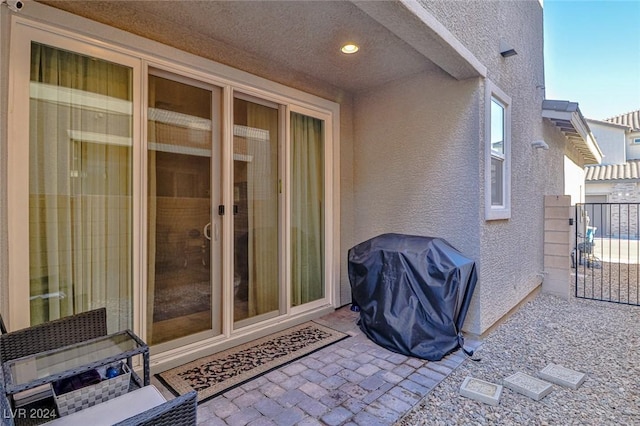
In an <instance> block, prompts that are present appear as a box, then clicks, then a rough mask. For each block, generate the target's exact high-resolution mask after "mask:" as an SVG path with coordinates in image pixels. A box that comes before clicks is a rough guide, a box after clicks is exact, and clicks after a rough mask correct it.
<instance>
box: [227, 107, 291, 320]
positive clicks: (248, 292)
mask: <svg viewBox="0 0 640 426" xmlns="http://www.w3.org/2000/svg"><path fill="white" fill-rule="evenodd" d="M233 117H234V138H233V160H234V161H233V185H234V196H233V198H234V217H233V223H234V229H233V231H234V306H233V307H234V311H233V312H234V321H235V326H236V327H240V326H242V325H245V324H249V323H253V322H256V321H259V320H262V319H265V318H268V317H270V316H272V315H277V314H278V313H279V306H280V305H279V303H280V291H279V279H278V277H279V272H278V271H279V268H278V265H279V256H278V223H279V216H278V191H279V190H278V182H279V181H278V138H279V132H278V121H279V119H278V108H277V106H276V105H274V106H267V105H264V104H262V103H260V104H258V103H256V102H251V101H249V100H245V99H240V98H235V99H234V108H233Z"/></svg>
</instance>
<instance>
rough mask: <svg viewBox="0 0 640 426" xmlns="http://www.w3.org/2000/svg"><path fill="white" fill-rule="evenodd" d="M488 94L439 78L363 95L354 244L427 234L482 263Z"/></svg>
mask: <svg viewBox="0 0 640 426" xmlns="http://www.w3.org/2000/svg"><path fill="white" fill-rule="evenodd" d="M480 93H481V92H480V85H479V83H478V80H477V79H470V80H466V81H457V80H454V79H453V78H451V77H449V76H448V75H446V74H444V73H438V74H421V75H416V76H414V77H411V78H408V79H406V80H402V81H396V82H393V83H390V84H388V85H385V86H384V87H379V88H377V89H375V90H371V91H368V92H366V93H361V94H358V95H357V96H356V100H355V108H354V117H355V126H354V127H355V134H354V136H355V145H354V161H353V166H354V175H355V178H354V190H355V195H354V205H355V212H356V220H355V234H354V241H353V242H354V243H359V242H362V241H364V240H367V239H369V238H371V237H374V236H376V235H379V234H382V233H386V232H396V233H405V234H413V235H427V236H432V237H443V238H445V239H446V240H448V241H449V242H450V243H451V244H453V245H454V246H455V247H457V248H458V249H459V250H460V251H462V252H463V253H465V254H467V256H470V257H473V258H477V256H478V254H479V253H478V244H479V236H478V225H477V224H478V209H479V206H480V200H479V198H478V196H477V194H478V190H479V189H478V186H479V171H478V167H479V164H478V158H479V134H478V131H479V127H480V123H479V109H478V105H479V102H480V96H481V95H480Z"/></svg>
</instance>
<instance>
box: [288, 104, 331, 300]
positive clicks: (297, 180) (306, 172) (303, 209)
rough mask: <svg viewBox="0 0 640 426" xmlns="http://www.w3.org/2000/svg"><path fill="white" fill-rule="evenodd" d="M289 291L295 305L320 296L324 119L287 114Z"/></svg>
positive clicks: (322, 273) (322, 236) (321, 291)
mask: <svg viewBox="0 0 640 426" xmlns="http://www.w3.org/2000/svg"><path fill="white" fill-rule="evenodd" d="M291 152H292V154H291V155H292V158H291V165H292V166H291V167H292V176H291V285H292V289H291V294H292V302H291V303H292V305H293V306H298V305H302V304H304V303H307V302H311V301H314V300H318V299H321V298H322V297H324V213H323V204H324V154H323V152H324V123H323V121H322V120H319V119H317V118H313V117H308V116H305V115H302V114H297V113H292V114H291Z"/></svg>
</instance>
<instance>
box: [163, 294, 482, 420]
mask: <svg viewBox="0 0 640 426" xmlns="http://www.w3.org/2000/svg"><path fill="white" fill-rule="evenodd" d="M357 319H358V314H357V313H354V312H351V311H350V310H349V309H348V307H346V308H342V309H339V310H337V311H336V312H335V313H332V314H330V315H327V316H325V317H323V318H320V319H319V320H316V321H317V322H319V323H321V324H324V325H326V326H328V327H332V328H335V329H337V330H340V331H343V332H346V333H348V334H350V336H351V337H349V338H347V339H345V340H342V341H340V342H338V343H336V344H333V345H331V346H328V347H326V348H323V349H321V350H320V351H317V352H315V353H313V354H310V355H308V356H306V357H304V358H301V359H299V360H297V361H295V362H292V363H290V364H288V365H286V366H284V367H281V368H279V369H277V370H274V371H271V372H269V373H267V374H265V375H263V376H261V377H259V378H257V379H255V380H251V381H249V382H247V383H245V384H243V385H242V386H239V387H237V388H234V389H232V390H230V391H228V392H225V393H224V394H222V395H220V396H217V397H215V398H213V399H211V400H209V401H205V402H203V403H200V404H199V406H198V424H199V425H211V426H217V425H243V426H244V425H249V426H272V425H278V426H293V425H299V426H306V425H310V426H313V425H336V426H337V425H341V426H355V425H361V426H362V425H365V426H376V425H391V424H393V423H395V422H396V421H397V420H398V419H400V418H401V417H402V416H403V415H404V414H405V413H406V412H408V411H409V410H410V409H411V408H412V407H413V406H414V405H416V404H417V403H418V402H420V400H421V399H422V398H423V397H424V396H425V395H426V394H427V393H428V392H430V391H431V390H432V389H433V388H434V387H435V386H436V385H437V384H438V383H440V381H441V380H443V379H444V378H445V377H446V376H447V375H449V374H450V373H451V372H452V371H453V370H454V369H455V368H457V367H458V366H459V365H460V364H461V363H462V362H463V361H464V360H465V355H464V354H462V351H457V352H455V353H453V354H451V355H449V356H447V357H445V358H444V359H442V360H441V361H437V362H429V361H425V360H421V359H417V358H410V357H407V356H404V355H401V354H397V353H393V352H391V351H388V350H386V349H384V348H382V347H380V346H378V345H376V344H375V343H373V342H371V341H370V340H369V339H368V338H367V337H366V336H364V334H363V333H362V332H361V331H360V330H359V329H358V326H357V325H356V321H357ZM467 344H468V346H470V347H473V346H477V342H467ZM154 384H155V385H156V386H158V387H161V386H162V385H161V384H160V383H159V382H158V383H154Z"/></svg>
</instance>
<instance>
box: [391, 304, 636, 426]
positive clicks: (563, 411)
mask: <svg viewBox="0 0 640 426" xmlns="http://www.w3.org/2000/svg"><path fill="white" fill-rule="evenodd" d="M474 358H480V361H478V362H474V361H471V360H470V359H467V360H466V361H465V362H464V363H463V364H462V365H461V366H460V367H459V368H458V369H456V370H455V371H454V372H453V373H452V374H451V375H449V377H447V378H446V379H445V380H444V381H443V382H442V383H440V384H439V385H438V386H437V387H436V388H435V389H434V390H433V391H432V392H430V393H429V394H428V395H427V396H425V398H424V399H423V400H422V401H421V402H420V403H418V404H417V405H416V406H415V407H414V408H413V409H412V410H411V411H410V412H409V413H407V414H406V415H405V416H404V417H403V418H402V419H400V421H398V423H397V424H398V425H402V426H409V425H447V426H448V425H636V424H637V425H640V307H637V306H628V305H619V304H613V303H608V302H598V301H590V300H584V299H575V298H572V299H570V300H568V301H567V300H563V299H560V298H558V297H555V296H551V295H548V294H538V295H537V296H536V297H535V298H534V299H533V300H531V301H529V302H527V303H526V304H524V305H523V306H522V307H521V308H520V309H519V310H518V311H517V312H516V313H515V314H513V315H512V316H511V317H510V318H509V319H507V320H506V321H505V322H504V323H502V324H501V325H499V326H498V327H497V328H496V329H495V330H494V331H493V332H492V333H491V334H489V335H488V336H487V337H486V338H485V339H484V340H483V342H482V345H481V347H480V348H479V349H478V350H477V351H476V353H475V355H474ZM551 363H553V364H560V365H562V366H564V367H567V368H570V369H572V370H576V371H580V372H583V373H586V375H587V379H586V381H585V382H584V383H583V384H582V385H581V386H580V388H579V389H577V390H572V389H569V388H564V387H561V386H558V385H554V386H553V391H552V392H551V393H550V394H549V395H547V396H545V397H544V398H543V399H542V400H540V401H534V400H532V399H530V398H528V397H526V396H524V395H521V394H518V393H516V392H513V391H511V390H509V389H504V391H503V393H502V397H501V399H500V404H499V405H498V406H495V407H494V406H490V405H487V404H483V403H481V402H477V401H474V400H471V399H469V398H465V397H462V396H460V394H459V389H460V385H461V384H462V382H463V380H464V378H465V377H467V376H472V377H476V378H479V379H482V380H486V381H489V382H494V383H501V382H502V380H503V379H504V378H505V377H508V376H510V375H512V374H515V373H516V372H518V371H520V372H523V373H526V374H529V375H531V376H534V377H537V373H538V371H540V370H542V369H543V368H544V367H545V366H547V365H548V364H551Z"/></svg>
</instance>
